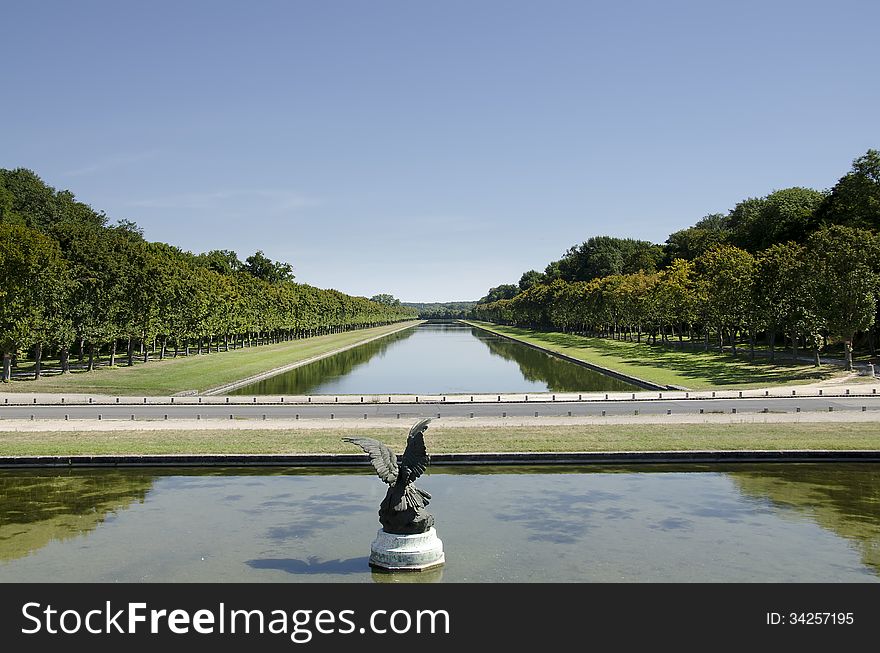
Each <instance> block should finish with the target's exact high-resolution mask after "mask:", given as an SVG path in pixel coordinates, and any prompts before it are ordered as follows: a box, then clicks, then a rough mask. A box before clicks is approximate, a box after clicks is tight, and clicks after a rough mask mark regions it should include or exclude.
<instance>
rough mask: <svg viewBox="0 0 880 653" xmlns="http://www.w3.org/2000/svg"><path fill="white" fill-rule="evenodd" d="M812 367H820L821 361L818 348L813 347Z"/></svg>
mask: <svg viewBox="0 0 880 653" xmlns="http://www.w3.org/2000/svg"><path fill="white" fill-rule="evenodd" d="M813 366H814V367H822V361H820V360H819V348H818V347H813Z"/></svg>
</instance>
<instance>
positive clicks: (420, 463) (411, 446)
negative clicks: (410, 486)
mask: <svg viewBox="0 0 880 653" xmlns="http://www.w3.org/2000/svg"><path fill="white" fill-rule="evenodd" d="M430 421H431V420H430V418H428V419H423V420H422V421H421V422H419V423H418V424H416V425H415V426H413V427H412V428H411V429H410V430H409V436H408V437H407V439H406V449H405V450H404V452H403V457H402V458H401V459H400V464H401V465H403V466H404V467H408V468H409V470H410V475H409V480H410V481H414V480H416V479H417V478H418V477H419V476H421V475H422V474H423V473H424V472H425V470H426V469H427V468H428V450H427V449H426V448H425V431H426V430H427V428H428V423H429V422H430Z"/></svg>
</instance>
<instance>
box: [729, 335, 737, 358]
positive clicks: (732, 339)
mask: <svg viewBox="0 0 880 653" xmlns="http://www.w3.org/2000/svg"><path fill="white" fill-rule="evenodd" d="M730 349H731V351H733V355H734V356H736V329H731V330H730Z"/></svg>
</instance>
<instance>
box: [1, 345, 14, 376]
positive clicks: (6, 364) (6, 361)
mask: <svg viewBox="0 0 880 653" xmlns="http://www.w3.org/2000/svg"><path fill="white" fill-rule="evenodd" d="M11 378H12V354H10V353H9V352H8V351H4V352H3V379H2V381H3V383H9V381H10V379H11Z"/></svg>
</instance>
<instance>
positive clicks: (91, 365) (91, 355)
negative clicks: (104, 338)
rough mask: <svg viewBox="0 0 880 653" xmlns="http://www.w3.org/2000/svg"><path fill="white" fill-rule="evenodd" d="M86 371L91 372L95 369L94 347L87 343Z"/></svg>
mask: <svg viewBox="0 0 880 653" xmlns="http://www.w3.org/2000/svg"><path fill="white" fill-rule="evenodd" d="M86 369H87V370H88V371H89V372H91V371H92V370H94V369H95V345H94V344H93V343H91V342H90V343H89V365H88V367H86Z"/></svg>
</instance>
